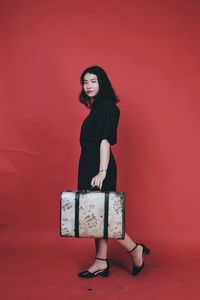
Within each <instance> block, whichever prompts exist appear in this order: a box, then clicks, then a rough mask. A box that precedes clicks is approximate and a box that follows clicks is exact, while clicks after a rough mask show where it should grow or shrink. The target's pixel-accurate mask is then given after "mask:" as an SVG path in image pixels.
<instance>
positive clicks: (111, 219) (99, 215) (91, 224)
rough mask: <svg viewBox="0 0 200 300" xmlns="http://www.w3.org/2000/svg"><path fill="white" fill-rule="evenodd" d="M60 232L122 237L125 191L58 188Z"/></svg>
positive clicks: (75, 235)
mask: <svg viewBox="0 0 200 300" xmlns="http://www.w3.org/2000/svg"><path fill="white" fill-rule="evenodd" d="M60 236H65V237H95V238H105V239H107V238H115V239H124V237H125V192H115V191H108V192H101V191H92V190H79V191H73V190H67V191H64V192H61V198H60Z"/></svg>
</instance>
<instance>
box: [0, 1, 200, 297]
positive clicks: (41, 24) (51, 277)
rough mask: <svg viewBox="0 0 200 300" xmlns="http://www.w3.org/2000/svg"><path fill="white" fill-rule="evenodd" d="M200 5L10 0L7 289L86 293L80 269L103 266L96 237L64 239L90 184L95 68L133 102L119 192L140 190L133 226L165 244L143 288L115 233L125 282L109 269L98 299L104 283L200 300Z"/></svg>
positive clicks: (5, 130)
mask: <svg viewBox="0 0 200 300" xmlns="http://www.w3.org/2000/svg"><path fill="white" fill-rule="evenodd" d="M199 13H200V5H199V1H195V0H193V1H189V0H187V1H178V0H174V1H172V0H170V1H163V0H160V1H159V0H154V1H153V0H150V1H148V0H146V1H140V0H138V1H114V0H110V1H101V2H98V1H90V0H86V1H73V2H72V1H64V0H63V1H61V0H59V1H52V0H49V1H44V0H41V1H25V0H24V1H23V0H19V1H14V0H13V1H12V0H7V1H1V2H0V23H1V43H0V47H1V58H0V59H1V61H0V63H1V68H0V76H1V77H0V78H1V86H0V88H1V89H0V93H1V95H0V96H1V108H0V120H1V126H0V133H1V139H0V143H1V146H0V150H1V152H0V153H1V156H0V176H1V178H0V182H1V200H0V201H1V203H0V220H1V236H2V239H1V240H2V256H1V260H2V262H3V266H4V267H5V270H4V276H3V278H2V279H1V281H2V283H3V288H2V290H1V294H0V295H1V296H2V297H3V299H13V298H12V297H14V295H15V299H16V298H17V299H18V297H19V298H20V299H23V298H22V291H23V293H25V294H23V295H24V299H32V297H33V299H35V297H37V299H40V298H39V297H41V299H44V297H47V296H48V299H58V298H59V296H60V297H63V295H69V296H70V297H72V298H76V297H78V296H79V293H78V291H79V292H82V293H84V289H86V286H85V282H86V281H87V280H86V281H82V279H79V278H78V277H77V275H76V273H77V272H79V271H81V270H82V269H84V268H86V267H89V264H90V263H91V259H93V256H94V242H93V240H92V239H75V238H70V239H69V238H68V239H67V238H60V237H59V201H60V199H59V197H60V192H61V191H63V190H66V189H76V188H77V175H78V174H77V172H78V159H79V155H80V145H79V134H80V126H81V124H82V121H83V120H84V118H85V117H86V116H87V114H88V110H86V109H85V108H84V106H83V105H81V104H80V103H79V100H78V97H79V92H80V89H81V86H80V82H79V80H80V79H79V78H80V75H81V72H82V71H83V70H84V68H86V67H88V66H92V65H100V66H101V67H103V68H104V69H105V70H106V72H107V74H108V76H109V78H110V80H111V82H112V84H113V87H114V89H115V91H116V93H117V95H118V96H119V97H120V99H121V102H120V103H119V104H118V105H119V108H120V110H121V117H120V122H119V127H118V144H117V145H115V146H113V148H112V149H113V152H114V155H115V157H116V161H117V166H118V179H117V190H118V191H125V192H126V195H127V197H126V231H127V232H128V234H129V235H130V236H131V237H132V238H133V239H134V240H135V241H140V242H143V243H144V244H145V243H146V244H147V245H148V246H149V247H150V248H151V249H152V255H150V256H149V257H148V260H147V262H146V273H145V271H144V273H143V275H141V276H140V278H141V280H140V281H137V283H136V284H131V285H129V283H133V282H135V279H133V278H132V277H131V276H128V273H127V270H128V268H130V264H128V263H127V269H126V270H125V271H122V270H120V268H118V265H119V264H120V267H121V268H123V265H126V260H127V259H128V258H127V254H125V251H124V250H122V248H120V246H119V245H117V244H116V243H115V242H114V241H109V243H110V245H109V256H110V257H111V258H112V259H113V264H114V265H113V274H112V277H113V280H116V282H115V284H114V285H113V281H112V279H109V280H111V281H110V282H111V283H112V284H110V283H107V282H109V281H106V280H105V279H99V278H98V279H95V281H92V282H93V294H88V293H90V292H88V291H86V292H85V293H86V296H87V299H89V298H90V296H91V297H92V296H94V295H95V296H96V297H98V296H99V297H102V294H101V293H102V290H101V282H102V280H103V284H104V285H105V287H106V289H107V291H108V296H109V297H110V298H112V297H113V299H114V298H115V299H116V297H117V296H118V297H121V296H123V297H125V295H126V297H127V299H129V297H132V296H133V294H132V293H133V290H134V293H135V296H138V297H139V298H140V299H147V297H148V299H151V298H152V299H154V300H155V299H161V298H162V299H164V298H165V297H166V299H169V298H170V297H172V295H173V297H174V298H173V299H177V298H178V297H179V298H181V299H185V298H184V297H190V298H191V297H193V298H191V299H197V298H196V297H197V295H198V293H199V287H198V286H197V285H196V279H197V278H196V279H195V274H196V272H195V270H196V269H195V268H196V267H197V266H198V264H199V261H198V260H197V259H198V256H197V253H198V252H199V228H200V219H199V209H200V205H199V198H200V184H199V179H200V159H199V153H200V139H199V132H200V118H199V116H200V102H199V96H200V93H199V79H200V78H199V74H200V73H199V68H200V64H199V53H200V47H199V46H200V45H199V29H200V24H199ZM47 253H48V256H46V255H47ZM36 254H37V255H36ZM181 254H182V255H181ZM119 255H120V258H119ZM45 259H46V260H45ZM39 262H40V263H39ZM70 263H71V265H70ZM27 264H30V265H27ZM174 264H175V265H174ZM22 266H23V267H22ZM41 266H43V267H44V268H43V269H42V267H41ZM19 269H20V271H21V273H20V275H16V274H18V272H19ZM28 270H29V271H28ZM41 270H43V272H44V273H42V271H41ZM192 272H193V275H194V278H193V279H192V277H190V276H189V278H190V280H189V279H188V280H189V281H187V280H186V281H185V274H187V276H188V274H190V275H191V276H192ZM172 273H173V275H174V278H173V280H172V277H171V276H172ZM55 274H58V275H56V276H55ZM16 276H17V277H16ZM120 276H121V277H120ZM38 278H39V279H38ZM118 279H119V281H118ZM158 279H159V280H160V282H159V283H158V282H157V281H158ZM24 280H25V285H23V287H22V285H20V284H19V282H22V281H23V282H24ZM138 280H139V279H138ZM170 280H171V281H170ZM11 282H12V288H11V284H10V283H11ZM69 282H70V283H69ZM83 282H84V284H83ZM66 283H67V284H66ZM87 283H88V281H87ZM123 283H125V286H124V285H123ZM127 283H128V287H127V286H126V285H127ZM90 284H91V281H90ZM107 284H109V286H108V287H107V286H106V285H107ZM117 284H118V287H117V295H116V294H115V293H116V285H117ZM147 284H149V287H151V290H147ZM189 285H190V287H191V289H192V291H193V294H192V295H191V290H188V286H189ZM158 286H159V289H158ZM169 286H170V287H171V291H172V292H171V294H170V292H169V289H168V288H169ZM94 289H96V291H95V292H96V293H95V294H94ZM125 291H126V294H125ZM187 291H188V294H187ZM120 295H121V296H120Z"/></svg>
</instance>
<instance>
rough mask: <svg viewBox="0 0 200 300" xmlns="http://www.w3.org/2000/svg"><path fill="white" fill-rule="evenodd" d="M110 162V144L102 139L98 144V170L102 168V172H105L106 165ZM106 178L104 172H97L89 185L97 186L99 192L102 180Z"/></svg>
mask: <svg viewBox="0 0 200 300" xmlns="http://www.w3.org/2000/svg"><path fill="white" fill-rule="evenodd" d="M109 160H110V143H109V142H108V140H106V139H103V140H102V141H101V144H100V165H99V170H100V168H102V169H103V170H107V167H108V164H109ZM105 178H106V171H103V172H99V173H98V174H97V175H96V176H94V177H93V178H92V181H91V185H92V186H93V187H94V186H97V187H98V188H99V189H100V190H101V188H102V185H103V180H104V179H105Z"/></svg>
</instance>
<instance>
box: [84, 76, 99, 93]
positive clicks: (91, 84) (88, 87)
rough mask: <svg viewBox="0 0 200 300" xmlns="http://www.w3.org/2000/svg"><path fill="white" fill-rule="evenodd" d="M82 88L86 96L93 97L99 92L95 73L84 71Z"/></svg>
mask: <svg viewBox="0 0 200 300" xmlns="http://www.w3.org/2000/svg"><path fill="white" fill-rule="evenodd" d="M83 89H84V91H85V93H86V94H87V96H88V97H94V96H96V94H97V93H98V92H99V83H98V78H97V76H96V75H95V74H91V73H86V74H85V76H84V80H83Z"/></svg>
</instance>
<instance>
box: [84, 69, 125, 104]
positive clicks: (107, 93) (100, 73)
mask: <svg viewBox="0 0 200 300" xmlns="http://www.w3.org/2000/svg"><path fill="white" fill-rule="evenodd" d="M86 73H90V74H95V75H96V76H97V79H98V83H99V92H98V93H97V95H95V96H94V97H92V98H94V99H95V102H100V101H105V100H110V101H113V102H114V103H117V102H119V101H120V99H119V97H118V96H117V95H116V93H115V91H114V89H113V87H112V84H111V82H110V80H109V78H108V75H107V74H106V72H105V71H104V70H103V68H101V67H99V66H91V67H89V68H86V69H85V70H84V71H83V73H82V74H81V77H80V83H81V85H82V90H81V92H80V96H79V100H80V102H81V103H82V104H84V105H85V106H86V107H88V108H90V107H91V106H92V102H91V98H90V97H88V95H87V94H86V93H85V91H84V88H83V84H84V76H85V74H86Z"/></svg>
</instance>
